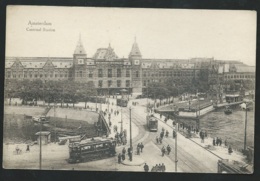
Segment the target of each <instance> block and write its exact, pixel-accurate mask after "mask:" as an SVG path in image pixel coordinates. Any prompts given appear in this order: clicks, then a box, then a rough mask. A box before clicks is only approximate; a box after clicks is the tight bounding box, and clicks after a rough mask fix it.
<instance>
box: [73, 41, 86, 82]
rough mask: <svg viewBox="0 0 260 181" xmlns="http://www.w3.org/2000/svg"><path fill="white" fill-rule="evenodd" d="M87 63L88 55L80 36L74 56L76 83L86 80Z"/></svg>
mask: <svg viewBox="0 0 260 181" xmlns="http://www.w3.org/2000/svg"><path fill="white" fill-rule="evenodd" d="M86 61H87V54H86V51H85V49H84V47H83V44H82V42H81V36H79V41H78V44H77V46H76V48H75V51H74V54H73V77H74V80H76V81H81V82H82V81H84V80H86V76H85V75H86Z"/></svg>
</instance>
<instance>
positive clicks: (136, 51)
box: [129, 38, 142, 57]
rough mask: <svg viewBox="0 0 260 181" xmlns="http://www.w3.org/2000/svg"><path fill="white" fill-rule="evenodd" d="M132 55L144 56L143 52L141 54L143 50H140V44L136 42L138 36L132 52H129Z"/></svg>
mask: <svg viewBox="0 0 260 181" xmlns="http://www.w3.org/2000/svg"><path fill="white" fill-rule="evenodd" d="M130 56H142V54H141V52H140V50H139V47H138V44H137V42H136V38H135V42H134V44H133V46H132V50H131V52H130V54H129V57H130Z"/></svg>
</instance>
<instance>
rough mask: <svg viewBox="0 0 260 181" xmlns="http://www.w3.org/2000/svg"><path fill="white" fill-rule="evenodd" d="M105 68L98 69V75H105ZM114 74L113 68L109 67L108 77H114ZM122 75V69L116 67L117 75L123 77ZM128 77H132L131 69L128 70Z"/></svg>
mask: <svg viewBox="0 0 260 181" xmlns="http://www.w3.org/2000/svg"><path fill="white" fill-rule="evenodd" d="M103 76H104V73H103V69H98V77H103ZM112 76H113V69H108V70H107V77H112ZM121 76H122V70H121V69H116V77H121ZM125 76H126V77H130V70H126V74H125Z"/></svg>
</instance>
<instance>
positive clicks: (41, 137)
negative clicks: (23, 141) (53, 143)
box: [39, 120, 42, 170]
mask: <svg viewBox="0 0 260 181" xmlns="http://www.w3.org/2000/svg"><path fill="white" fill-rule="evenodd" d="M39 157H40V158H39V160H40V165H39V166H40V170H41V169H42V121H41V120H40V155H39Z"/></svg>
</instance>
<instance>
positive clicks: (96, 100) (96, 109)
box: [96, 93, 97, 111]
mask: <svg viewBox="0 0 260 181" xmlns="http://www.w3.org/2000/svg"><path fill="white" fill-rule="evenodd" d="M96 111H97V93H96Z"/></svg>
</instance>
